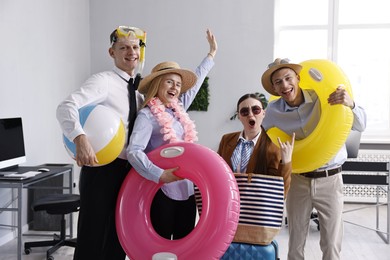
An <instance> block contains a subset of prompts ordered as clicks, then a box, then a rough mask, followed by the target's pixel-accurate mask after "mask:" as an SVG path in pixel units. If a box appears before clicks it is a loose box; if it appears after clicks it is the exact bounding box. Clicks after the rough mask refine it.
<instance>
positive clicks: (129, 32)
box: [110, 26, 146, 70]
mask: <svg viewBox="0 0 390 260" xmlns="http://www.w3.org/2000/svg"><path fill="white" fill-rule="evenodd" d="M128 36H133V37H134V38H137V39H139V46H140V47H141V52H140V58H139V60H140V62H141V67H142V68H143V63H144V61H145V47H146V32H145V31H144V30H141V29H139V28H137V27H130V26H119V27H118V28H116V30H115V31H113V32H112V33H111V35H110V42H111V45H113V44H114V43H116V42H117V41H118V38H119V37H128ZM141 70H142V69H141Z"/></svg>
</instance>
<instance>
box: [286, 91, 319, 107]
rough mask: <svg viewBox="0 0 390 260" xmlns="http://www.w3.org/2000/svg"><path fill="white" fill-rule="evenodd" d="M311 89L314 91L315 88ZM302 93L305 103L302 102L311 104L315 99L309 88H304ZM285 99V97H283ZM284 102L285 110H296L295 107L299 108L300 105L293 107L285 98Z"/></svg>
mask: <svg viewBox="0 0 390 260" xmlns="http://www.w3.org/2000/svg"><path fill="white" fill-rule="evenodd" d="M311 91H314V90H311ZM302 94H303V100H304V101H303V103H302V104H309V103H313V99H312V97H311V92H309V90H307V89H302ZM282 100H283V99H282ZM283 104H284V108H283V109H284V111H285V112H287V111H291V110H295V109H298V107H299V106H301V105H302V104H301V105H299V106H298V107H292V106H290V105H289V104H287V102H286V101H284V100H283Z"/></svg>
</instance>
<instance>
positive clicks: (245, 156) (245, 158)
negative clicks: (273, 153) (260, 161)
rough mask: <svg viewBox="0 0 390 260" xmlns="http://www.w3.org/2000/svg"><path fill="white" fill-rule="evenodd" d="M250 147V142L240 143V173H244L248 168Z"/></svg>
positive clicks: (251, 145) (251, 143)
mask: <svg viewBox="0 0 390 260" xmlns="http://www.w3.org/2000/svg"><path fill="white" fill-rule="evenodd" d="M252 147H253V142H252V141H242V142H241V166H240V170H241V172H245V171H246V168H247V166H248V162H249V158H250V157H251V154H252Z"/></svg>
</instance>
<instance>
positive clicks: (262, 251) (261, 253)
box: [221, 240, 280, 260]
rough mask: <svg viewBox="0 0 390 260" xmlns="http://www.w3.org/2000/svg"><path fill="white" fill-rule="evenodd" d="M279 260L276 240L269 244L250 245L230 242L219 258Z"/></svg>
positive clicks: (230, 259) (229, 259)
mask: <svg viewBox="0 0 390 260" xmlns="http://www.w3.org/2000/svg"><path fill="white" fill-rule="evenodd" d="M240 259H243V260H250V259H253V260H279V259H280V258H279V247H278V243H277V242H276V240H273V241H272V242H271V244H269V245H266V246H263V245H251V244H244V243H234V242H233V243H231V244H230V245H229V247H228V249H227V250H226V252H225V254H224V255H223V256H222V258H221V260H240Z"/></svg>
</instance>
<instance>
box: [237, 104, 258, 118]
mask: <svg viewBox="0 0 390 260" xmlns="http://www.w3.org/2000/svg"><path fill="white" fill-rule="evenodd" d="M251 109H252V113H253V114H254V115H258V114H260V113H261V110H263V109H262V108H261V107H260V106H253V107H251ZM240 115H241V116H249V107H243V108H241V109H240Z"/></svg>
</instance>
